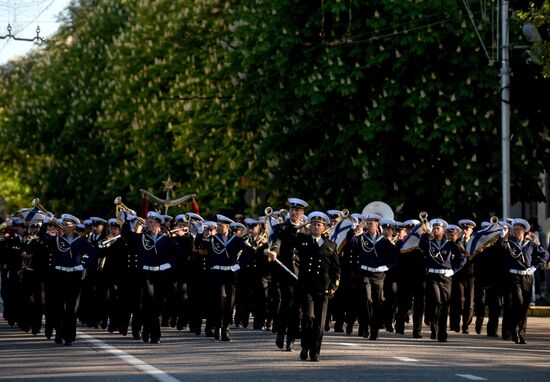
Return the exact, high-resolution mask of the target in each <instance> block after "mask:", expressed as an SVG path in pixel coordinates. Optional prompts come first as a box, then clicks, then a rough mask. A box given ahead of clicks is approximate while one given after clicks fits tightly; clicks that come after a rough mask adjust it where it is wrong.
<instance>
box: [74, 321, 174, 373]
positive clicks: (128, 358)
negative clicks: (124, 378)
mask: <svg viewBox="0 0 550 382" xmlns="http://www.w3.org/2000/svg"><path fill="white" fill-rule="evenodd" d="M77 334H78V337H79V338H82V339H83V340H84V341H87V342H89V343H91V344H92V346H94V347H96V348H99V349H101V350H104V351H106V352H107V353H110V354H112V355H114V356H116V357H118V358H120V359H122V360H123V361H125V362H126V363H128V364H130V365H132V366H133V367H135V368H136V369H138V370H141V371H142V372H144V373H145V374H147V375H150V376H151V377H153V378H154V379H156V380H157V381H159V382H181V381H180V380H179V379H176V378H174V377H172V376H171V375H168V374H166V373H165V372H164V371H162V370H160V369H157V368H156V367H154V366H151V365H149V364H147V363H145V362H143V361H142V360H140V359H137V358H136V357H134V356H132V355H130V354H128V353H126V352H123V351H122V350H120V349H117V348H115V347H114V346H111V345H108V344H106V343H105V342H103V341H101V340H98V339H97V338H94V337H92V336H90V335H89V334H86V333H83V332H81V331H78V332H77Z"/></svg>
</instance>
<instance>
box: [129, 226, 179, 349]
mask: <svg viewBox="0 0 550 382" xmlns="http://www.w3.org/2000/svg"><path fill="white" fill-rule="evenodd" d="M122 237H123V238H124V237H125V238H128V240H129V242H130V245H131V246H132V247H134V248H137V253H138V256H139V261H140V264H141V266H142V269H143V331H142V339H143V341H144V342H148V341H149V339H150V340H151V343H159V342H160V337H161V333H160V315H161V313H162V307H163V302H164V297H165V294H166V290H167V289H168V288H169V287H170V283H171V282H172V280H173V274H172V271H171V268H172V267H173V266H174V265H175V264H176V262H177V261H178V259H179V258H180V257H181V250H180V248H179V247H178V245H177V244H176V242H175V241H174V240H173V239H172V238H171V237H169V236H166V235H165V234H163V233H161V232H159V234H157V235H156V236H153V235H152V234H151V233H149V232H146V233H140V234H138V233H135V232H132V231H131V229H130V225H129V224H128V222H126V223H125V224H124V225H123V226H122Z"/></svg>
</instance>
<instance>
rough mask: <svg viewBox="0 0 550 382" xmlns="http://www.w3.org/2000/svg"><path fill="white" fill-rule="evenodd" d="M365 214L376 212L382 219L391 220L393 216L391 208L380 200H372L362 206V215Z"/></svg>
mask: <svg viewBox="0 0 550 382" xmlns="http://www.w3.org/2000/svg"><path fill="white" fill-rule="evenodd" d="M367 214H376V215H379V216H381V217H382V219H392V220H393V218H394V216H395V215H394V213H393V210H392V208H391V207H390V206H389V205H388V204H386V203H384V202H380V201H374V202H370V203H369V204H367V205H366V206H365V208H363V215H367Z"/></svg>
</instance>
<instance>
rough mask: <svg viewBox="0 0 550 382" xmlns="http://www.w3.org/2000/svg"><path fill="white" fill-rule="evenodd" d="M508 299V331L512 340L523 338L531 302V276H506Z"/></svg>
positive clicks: (510, 274)
mask: <svg viewBox="0 0 550 382" xmlns="http://www.w3.org/2000/svg"><path fill="white" fill-rule="evenodd" d="M506 277H507V284H508V295H509V297H508V299H509V302H510V304H509V312H510V317H509V330H510V333H511V335H512V339H513V340H517V339H518V337H525V330H526V329H527V312H528V310H529V303H530V302H531V293H532V290H531V288H532V287H533V276H532V275H515V274H512V273H509V274H507V276H506Z"/></svg>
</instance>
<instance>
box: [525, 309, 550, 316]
mask: <svg viewBox="0 0 550 382" xmlns="http://www.w3.org/2000/svg"><path fill="white" fill-rule="evenodd" d="M527 316H529V317H550V306H531V307H529V310H528V311H527Z"/></svg>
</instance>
